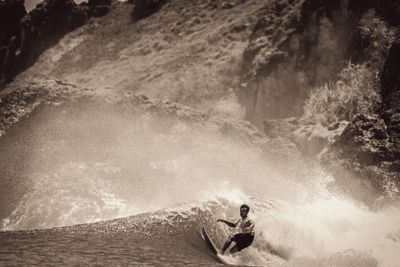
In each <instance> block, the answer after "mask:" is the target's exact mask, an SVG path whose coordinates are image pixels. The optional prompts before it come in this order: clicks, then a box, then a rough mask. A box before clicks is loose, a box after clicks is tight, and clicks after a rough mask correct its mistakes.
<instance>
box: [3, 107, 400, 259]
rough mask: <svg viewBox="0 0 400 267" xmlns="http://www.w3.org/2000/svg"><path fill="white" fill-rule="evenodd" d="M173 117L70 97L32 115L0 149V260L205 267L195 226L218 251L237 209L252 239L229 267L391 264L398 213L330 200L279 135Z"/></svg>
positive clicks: (399, 236)
mask: <svg viewBox="0 0 400 267" xmlns="http://www.w3.org/2000/svg"><path fill="white" fill-rule="evenodd" d="M172 108H175V109H176V110H175V111H174V114H175V115H174V116H169V115H165V114H162V112H157V107H156V106H152V107H150V108H149V110H150V111H149V110H147V111H146V112H144V111H140V110H135V109H129V108H127V109H126V108H125V109H124V108H121V106H119V105H113V104H107V103H106V102H104V101H100V102H96V101H88V100H87V99H86V100H85V101H81V102H80V101H79V100H77V101H75V102H72V103H64V104H59V105H41V106H40V107H39V108H37V109H36V110H35V112H33V113H32V114H31V115H30V117H29V119H25V120H21V121H20V122H19V123H18V124H17V125H15V126H14V127H13V128H11V129H10V131H9V132H8V133H9V134H7V135H6V136H5V137H3V139H2V140H1V141H2V148H4V149H2V150H1V151H0V154H1V162H0V163H1V177H2V183H3V185H4V186H3V187H2V189H1V190H2V192H1V193H2V194H1V195H2V201H1V204H0V205H1V214H0V215H1V216H2V217H1V218H2V228H3V230H9V231H6V232H2V233H1V234H0V235H1V238H2V240H4V242H2V243H1V245H0V253H1V255H2V256H1V258H2V259H5V260H13V261H14V260H16V259H17V258H18V257H19V256H18V255H17V254H16V253H18V250H15V247H16V246H18V245H19V244H21V243H23V244H24V251H26V253H25V254H24V256H23V257H20V259H19V260H17V262H18V261H19V262H20V263H21V264H35V263H36V264H38V263H40V262H41V261H43V260H46V261H47V260H48V255H51V253H54V252H55V251H58V252H59V254H57V255H59V257H60V258H56V259H54V260H55V261H56V262H58V263H60V262H63V263H65V264H83V263H89V264H90V263H93V262H96V260H99V259H100V258H101V260H102V261H103V262H104V263H109V264H113V263H114V264H115V263H119V264H121V263H123V262H124V261H126V263H127V264H138V265H140V264H143V263H148V264H154V265H158V264H162V263H167V264H171V265H177V264H182V265H202V264H203V265H204V266H209V265H210V264H212V263H214V261H213V259H212V257H211V255H210V254H209V251H208V249H207V247H206V246H205V243H204V241H203V240H202V239H201V237H200V235H199V229H200V227H201V226H206V227H207V228H208V229H209V230H210V232H211V233H212V235H213V239H214V240H215V242H216V243H217V244H218V245H222V243H223V241H224V240H225V239H226V237H227V236H228V235H229V234H231V233H233V232H232V231H230V230H229V229H227V228H226V227H225V226H222V225H219V224H217V223H216V222H215V220H216V219H217V218H221V217H222V218H227V219H229V220H234V219H235V218H237V217H238V207H239V205H240V204H241V203H243V202H246V203H249V204H250V206H251V207H252V214H251V215H252V216H253V217H254V219H255V221H256V229H257V236H256V241H255V243H254V246H252V248H250V249H248V250H245V251H244V252H241V253H239V254H238V255H237V256H235V258H234V259H233V260H234V261H235V263H237V264H244V265H248V264H251V265H266V264H268V265H271V266H281V265H285V264H288V265H289V266H290V265H293V266H321V265H330V266H349V265H353V266H378V265H384V266H395V265H396V263H397V262H400V259H399V256H398V253H397V252H398V251H399V248H400V246H399V240H400V229H399V219H400V212H399V210H398V209H396V208H395V207H388V208H386V209H382V210H381V211H380V212H377V213H372V212H368V211H366V210H364V209H363V208H362V207H358V206H357V205H355V204H354V203H352V201H350V200H347V199H342V198H340V197H339V196H336V195H335V194H334V193H332V192H331V190H329V185H330V181H331V178H330V176H329V175H327V174H326V173H324V172H323V171H322V170H321V169H320V168H319V167H318V165H316V164H315V163H313V162H311V163H310V162H307V161H306V160H304V159H302V158H301V157H300V156H299V154H298V153H296V150H295V149H294V148H293V146H292V145H291V144H290V143H289V142H287V141H286V140H284V139H280V138H276V139H272V140H268V139H266V138H264V137H262V136H261V135H260V134H258V133H255V132H253V131H252V129H251V128H246V127H244V126H243V125H242V124H239V126H237V127H232V123H233V122H229V121H227V120H225V121H224V120H219V119H198V118H197V117H196V119H188V118H190V116H191V115H190V116H189V115H188V118H186V119H183V117H185V116H183V117H182V116H181V117H179V116H177V115H176V114H181V113H184V112H188V111H185V110H182V109H179V108H178V107H172ZM153 109H155V110H156V111H155V112H153V111H151V110H153ZM188 114H189V113H188ZM200 117H201V116H200ZM230 123H231V124H230ZM238 129H239V130H238ZM260 136H261V137H260ZM245 137H246V138H245ZM263 138H264V139H263ZM256 139H257V142H258V145H254V143H255V140H256ZM182 203H185V204H182ZM116 218H120V219H116ZM77 224H81V225H77ZM52 227H61V228H52ZM48 228H52V229H48ZM32 229H42V230H32ZM18 230H24V231H18ZM32 236H34V238H33V239H32V238H31V237H32ZM18 240H19V241H18ZM51 240H53V241H51ZM17 241H18V242H17ZM88 247H90V248H93V249H92V250H91V251H87V250H86V248H88ZM83 248H85V249H83ZM37 250H40V251H41V254H40V253H39V254H40V255H44V256H40V255H39V256H35V257H34V256H33V255H34V254H35V253H36V251H37ZM36 254H37V253H36ZM36 254H35V255H36ZM46 255H47V256H46ZM71 255H74V256H73V257H72V256H71ZM94 255H96V256H94ZM99 255H100V256H99ZM43 257H45V258H43ZM99 257H100V258H99ZM92 260H93V261H92Z"/></svg>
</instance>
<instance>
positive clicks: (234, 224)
mask: <svg viewBox="0 0 400 267" xmlns="http://www.w3.org/2000/svg"><path fill="white" fill-rule="evenodd" d="M217 222H223V223H225V224H226V225H228V226H229V227H236V226H237V225H238V223H237V222H236V223H233V222H228V221H226V220H223V219H218V220H217Z"/></svg>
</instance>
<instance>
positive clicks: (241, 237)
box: [232, 233, 254, 251]
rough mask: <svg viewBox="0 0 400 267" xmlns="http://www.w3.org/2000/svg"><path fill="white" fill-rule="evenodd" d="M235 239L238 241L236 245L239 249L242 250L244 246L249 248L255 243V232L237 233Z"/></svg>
mask: <svg viewBox="0 0 400 267" xmlns="http://www.w3.org/2000/svg"><path fill="white" fill-rule="evenodd" d="M232 239H233V241H235V242H236V247H237V249H238V251H241V250H242V249H244V248H247V247H248V246H250V245H251V244H252V243H253V240H254V234H250V233H249V234H243V233H240V234H236V235H234V236H233V238H232Z"/></svg>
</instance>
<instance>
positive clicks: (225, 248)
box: [221, 236, 234, 254]
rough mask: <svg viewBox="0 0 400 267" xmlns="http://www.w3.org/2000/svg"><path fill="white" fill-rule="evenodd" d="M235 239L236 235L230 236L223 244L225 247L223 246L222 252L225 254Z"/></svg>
mask: <svg viewBox="0 0 400 267" xmlns="http://www.w3.org/2000/svg"><path fill="white" fill-rule="evenodd" d="M233 240H234V237H233V236H230V237H229V238H228V240H226V242H225V244H224V246H223V248H222V251H221V253H222V254H224V253H225V251H226V250H227V249H228V248H229V246H230V245H231V243H232V241H233Z"/></svg>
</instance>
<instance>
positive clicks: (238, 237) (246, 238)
mask: <svg viewBox="0 0 400 267" xmlns="http://www.w3.org/2000/svg"><path fill="white" fill-rule="evenodd" d="M249 211H250V207H249V206H248V205H246V204H243V205H242V206H240V217H242V218H241V219H239V220H238V221H237V222H236V223H232V222H228V221H226V220H223V219H218V220H217V222H223V223H225V224H226V225H228V226H229V227H237V226H239V229H240V231H241V232H240V233H238V234H235V235H233V236H230V237H229V238H228V240H227V241H226V242H225V244H224V247H223V248H222V251H221V253H222V254H224V253H225V251H226V250H227V249H228V248H229V246H230V245H231V243H232V242H235V243H236V244H235V245H234V246H233V247H232V248H231V250H230V253H232V254H233V253H235V252H238V251H241V250H242V249H244V248H247V247H248V246H250V245H251V244H252V243H253V240H254V234H255V232H254V222H253V221H252V220H251V219H250V218H249V217H248V216H247V215H248V213H249Z"/></svg>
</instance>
